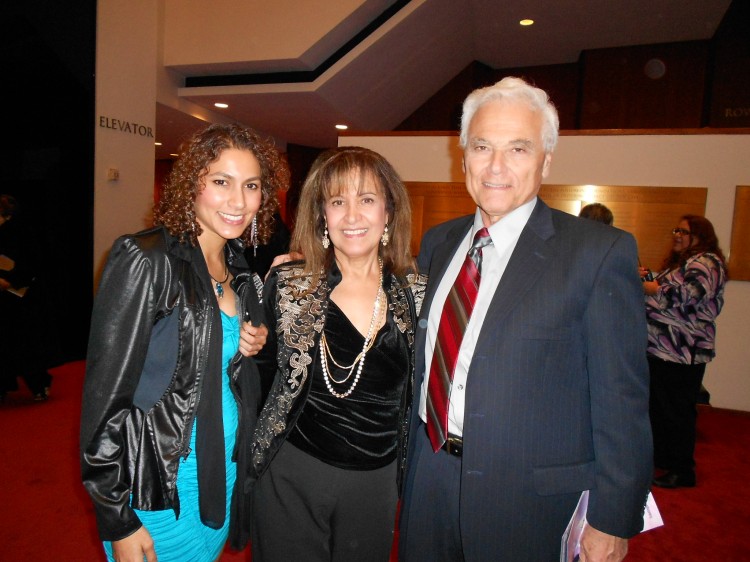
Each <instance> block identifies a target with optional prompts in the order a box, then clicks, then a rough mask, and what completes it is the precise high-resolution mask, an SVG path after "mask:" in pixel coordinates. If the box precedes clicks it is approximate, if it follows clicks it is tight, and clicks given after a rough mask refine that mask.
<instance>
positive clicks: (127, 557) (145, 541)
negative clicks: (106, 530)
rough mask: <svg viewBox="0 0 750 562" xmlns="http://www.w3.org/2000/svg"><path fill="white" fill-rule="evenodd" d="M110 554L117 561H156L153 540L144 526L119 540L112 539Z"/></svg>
mask: <svg viewBox="0 0 750 562" xmlns="http://www.w3.org/2000/svg"><path fill="white" fill-rule="evenodd" d="M112 554H113V555H114V557H115V560H116V561H117V562H143V558H144V556H145V557H146V562H157V558H156V551H155V550H154V540H153V539H152V538H151V534H150V533H149V532H148V531H147V530H146V527H141V528H140V529H138V530H137V531H136V532H135V533H133V534H132V535H130V536H129V537H125V538H124V539H120V540H119V541H112Z"/></svg>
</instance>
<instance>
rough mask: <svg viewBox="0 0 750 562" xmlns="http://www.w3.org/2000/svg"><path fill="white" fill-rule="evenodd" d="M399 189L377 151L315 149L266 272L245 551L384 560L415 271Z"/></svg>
mask: <svg viewBox="0 0 750 562" xmlns="http://www.w3.org/2000/svg"><path fill="white" fill-rule="evenodd" d="M410 234H411V210H410V205H409V197H408V195H407V192H406V188H405V187H404V185H403V183H402V182H401V180H400V179H399V177H398V175H397V174H396V172H395V170H394V169H393V168H392V166H391V165H390V164H389V163H388V162H387V161H386V160H385V159H384V158H383V157H382V156H380V155H379V154H377V153H375V152H373V151H371V150H368V149H365V148H360V147H343V148H336V149H332V150H329V151H327V152H324V153H322V154H321V155H320V156H319V157H318V159H317V160H316V162H315V163H314V165H313V167H312V170H311V171H310V173H309V175H308V177H307V179H306V181H305V183H304V186H303V188H302V193H301V199H300V204H299V207H298V216H297V220H296V223H295V229H294V233H293V235H292V242H291V249H292V252H298V253H299V254H301V255H303V256H304V257H305V261H289V262H288V263H284V264H283V265H280V266H278V267H275V268H272V269H271V273H270V275H269V277H268V280H267V281H266V286H265V291H264V297H263V301H264V305H265V308H266V317H267V319H268V322H269V337H268V338H269V339H268V343H267V345H266V347H265V348H264V349H263V352H262V354H261V355H260V356H259V359H258V360H259V366H260V369H261V372H262V373H264V374H265V376H267V377H272V378H273V383H272V385H271V391H270V394H269V396H268V399H267V400H266V403H265V406H264V408H263V410H262V412H261V414H260V417H259V419H258V424H257V428H256V431H255V436H254V438H253V457H252V468H253V474H254V476H255V477H256V478H259V480H258V482H257V484H256V485H255V490H256V494H255V500H254V501H255V504H254V505H255V516H254V518H253V520H254V524H253V539H252V550H253V561H254V562H276V561H279V560H306V561H311V560H315V561H334V560H357V561H359V562H363V561H365V562H366V561H373V562H377V561H387V560H388V558H389V554H390V550H391V546H392V542H393V532H394V527H395V515H396V505H397V499H398V481H399V480H400V478H401V475H402V473H403V469H404V461H405V450H406V449H405V447H406V433H407V427H408V425H407V422H408V419H409V411H408V407H409V405H410V404H411V396H412V392H413V384H414V367H413V365H414V364H413V359H414V356H413V342H414V330H415V327H416V321H417V314H418V311H419V304H420V302H421V296H422V292H423V289H424V285H425V283H424V279H422V278H414V277H412V276H411V275H410V274H412V273H413V272H414V266H413V259H412V257H411V254H410V251H409V250H410Z"/></svg>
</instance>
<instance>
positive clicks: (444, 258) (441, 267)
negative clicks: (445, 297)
mask: <svg viewBox="0 0 750 562" xmlns="http://www.w3.org/2000/svg"><path fill="white" fill-rule="evenodd" d="M473 222H474V215H470V216H467V217H466V218H465V220H463V221H460V222H458V223H457V224H456V225H455V226H454V227H453V228H451V229H450V230H449V231H448V232H447V233H446V235H445V240H444V241H443V242H441V243H440V244H438V245H437V246H436V247H435V250H434V251H433V256H432V264H433V265H432V267H431V268H430V271H429V274H430V279H434V280H435V282H434V283H429V282H428V286H427V292H426V294H425V299H424V304H423V305H422V314H421V317H423V318H427V315H428V314H429V312H430V307H431V306H432V299H433V297H434V296H435V291H437V288H438V285H439V284H440V281H441V280H442V279H443V276H444V275H445V270H446V269H448V265H449V264H450V262H451V259H452V258H453V255H454V254H455V253H456V251H457V250H458V247H459V246H460V245H461V242H462V241H463V239H464V236H466V232H467V231H468V230H469V229H470V228H471V225H472V224H473Z"/></svg>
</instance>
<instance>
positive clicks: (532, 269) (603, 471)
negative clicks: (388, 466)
mask: <svg viewBox="0 0 750 562" xmlns="http://www.w3.org/2000/svg"><path fill="white" fill-rule="evenodd" d="M557 135H558V117H557V112H556V110H555V108H554V106H553V105H552V104H551V103H550V102H549V98H548V97H547V94H546V93H545V92H544V91H542V90H540V89H537V88H533V87H531V86H529V85H528V84H526V83H525V82H524V81H522V80H520V79H517V78H506V79H504V80H502V81H501V82H498V83H497V84H495V85H494V86H491V87H488V88H483V89H480V90H476V91H475V92H473V93H472V94H471V95H470V96H469V97H468V98H467V99H466V101H465V102H464V113H463V117H462V123H461V146H462V147H463V148H464V161H463V167H464V172H465V176H466V188H467V190H468V192H469V194H470V195H471V196H472V198H473V199H474V201H475V202H476V204H477V210H476V213H475V215H473V216H468V217H463V218H459V219H455V220H452V221H449V222H447V223H445V224H442V225H439V226H437V227H435V228H433V229H431V230H430V231H429V232H427V234H426V235H425V237H424V239H423V240H422V247H421V250H420V255H419V259H418V262H419V266H420V269H422V270H423V271H425V272H428V273H429V275H430V281H429V285H428V288H427V293H426V296H425V301H424V305H423V306H422V312H421V317H420V320H419V325H418V330H417V336H416V337H417V382H418V383H421V392H415V400H414V404H413V408H412V424H411V434H410V435H411V436H410V444H409V447H410V450H409V457H408V472H407V478H406V482H405V488H404V495H403V500H402V502H403V503H402V505H403V509H402V513H401V520H400V543H399V555H400V559H401V560H402V561H406V562H416V561H421V560H425V561H430V562H433V561H440V560H451V561H452V560H467V561H475V560H487V561H490V560H491V561H505V560H507V561H511V560H512V561H514V562H517V561H526V560H527V561H529V562H544V561H553V560H559V557H560V543H561V538H562V535H563V533H564V531H565V528H566V526H567V524H568V521H569V520H570V517H571V515H572V514H573V512H574V510H575V508H576V505H577V503H578V500H579V498H580V496H581V493H582V492H583V491H585V490H589V491H590V492H589V500H588V512H587V520H588V524H589V525H588V527H587V528H586V530H585V531H584V534H583V537H582V541H581V543H582V544H581V551H582V552H581V560H585V561H587V562H593V561H599V560H621V559H622V558H624V557H625V554H626V553H627V538H628V537H631V536H633V535H635V534H636V533H638V532H639V531H640V530H641V527H642V522H643V520H642V517H643V507H644V504H645V501H646V498H647V495H648V490H649V483H650V480H651V470H652V464H651V456H652V453H651V434H650V429H649V420H648V369H647V365H646V355H645V349H646V322H645V317H644V312H643V294H642V289H641V286H640V282H639V279H638V273H637V272H638V263H637V251H636V244H635V240H634V239H633V237H632V236H631V235H629V234H628V233H626V232H623V231H621V230H617V229H615V228H612V227H609V226H605V225H603V224H600V223H596V222H593V221H588V220H583V219H579V218H577V217H574V216H572V215H569V214H567V213H563V212H560V211H557V210H553V209H550V208H549V207H548V206H547V205H545V204H544V202H543V201H542V200H541V199H538V198H537V193H538V192H539V188H540V185H541V182H542V179H543V178H545V177H546V176H547V174H548V171H549V166H550V162H551V159H552V152H553V150H554V147H555V144H556V142H557ZM483 227H485V228H486V230H485V229H483ZM475 235H476V237H475ZM472 241H474V242H476V246H475V248H476V247H479V249H473V250H472V251H471V252H470V258H467V257H466V256H467V252H468V251H469V249H470V247H472ZM470 261H471V262H472V263H473V264H474V265H473V266H472V265H471V264H469V262H470ZM472 275H476V277H471V276H472ZM467 279H468V281H467ZM454 281H457V282H456V285H460V287H461V288H460V289H458V290H457V288H456V287H455V286H454ZM477 286H478V289H477ZM472 292H473V293H474V294H472ZM447 309H449V310H447ZM446 334H447V335H446ZM417 388H419V386H418V387H417ZM441 394H442V398H441ZM442 400H445V401H446V402H448V404H447V405H446V406H441V401H442ZM446 412H447V414H446ZM446 417H447V420H446V419H445V418H446Z"/></svg>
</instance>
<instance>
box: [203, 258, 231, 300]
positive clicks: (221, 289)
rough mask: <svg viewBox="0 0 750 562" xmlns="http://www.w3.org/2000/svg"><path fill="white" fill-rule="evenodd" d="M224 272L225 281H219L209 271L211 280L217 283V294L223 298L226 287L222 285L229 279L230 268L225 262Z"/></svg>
mask: <svg viewBox="0 0 750 562" xmlns="http://www.w3.org/2000/svg"><path fill="white" fill-rule="evenodd" d="M224 273H225V274H226V275H225V276H224V281H217V280H216V279H214V276H213V275H211V272H210V271H209V272H208V276H209V277H210V278H211V281H213V282H214V283H216V287H215V289H216V296H218V297H219V298H222V297H223V296H224V287H222V285H223V284H224V283H226V282H227V280H228V279H229V268H228V267H227V265H226V264H224Z"/></svg>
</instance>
